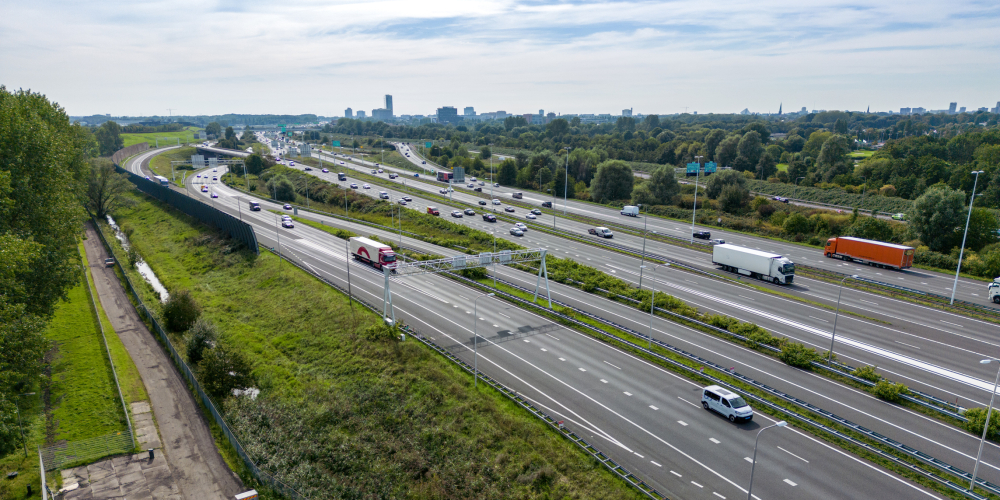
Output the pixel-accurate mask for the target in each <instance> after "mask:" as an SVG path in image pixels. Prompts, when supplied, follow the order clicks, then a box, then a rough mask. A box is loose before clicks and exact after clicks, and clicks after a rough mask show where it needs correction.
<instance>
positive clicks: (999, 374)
mask: <svg viewBox="0 0 1000 500" xmlns="http://www.w3.org/2000/svg"><path fill="white" fill-rule="evenodd" d="M991 361H1000V360H996V359H992V358H991V359H984V360H982V361H980V362H979V363H980V364H984V365H988V364H990V362H991ZM997 382H1000V368H998V369H997V378H996V380H994V381H993V392H992V393H991V394H990V406H989V408H988V409H987V410H986V424H985V425H983V437H982V439H980V440H979V454H977V455H976V466H975V467H974V468H973V469H972V481H971V482H970V483H969V491H975V486H976V474H978V473H979V460H980V459H981V458H982V457H983V444H985V443H986V431H987V430H989V428H990V413H992V412H993V397H994V396H996V395H997Z"/></svg>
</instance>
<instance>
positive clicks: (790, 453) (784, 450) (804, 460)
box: [778, 446, 809, 463]
mask: <svg viewBox="0 0 1000 500" xmlns="http://www.w3.org/2000/svg"><path fill="white" fill-rule="evenodd" d="M778 449H779V450H781V451H783V452H785V453H788V454H789V455H791V456H793V457H795V458H797V459H799V460H801V461H803V462H805V463H809V461H808V460H806V459H804V458H802V457H800V456H798V455H796V454H794V453H792V452H790V451H788V450H786V449H784V448H782V447H780V446H779V447H778Z"/></svg>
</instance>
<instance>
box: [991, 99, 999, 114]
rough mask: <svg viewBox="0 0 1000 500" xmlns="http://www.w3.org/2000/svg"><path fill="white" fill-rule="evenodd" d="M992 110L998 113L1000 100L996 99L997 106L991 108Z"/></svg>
mask: <svg viewBox="0 0 1000 500" xmlns="http://www.w3.org/2000/svg"><path fill="white" fill-rule="evenodd" d="M993 112H994V113H997V114H1000V101H997V107H995V108H993Z"/></svg>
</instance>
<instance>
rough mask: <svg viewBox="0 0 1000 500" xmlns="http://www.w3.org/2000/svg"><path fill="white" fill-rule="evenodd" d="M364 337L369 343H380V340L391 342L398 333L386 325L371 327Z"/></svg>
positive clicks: (367, 329)
mask: <svg viewBox="0 0 1000 500" xmlns="http://www.w3.org/2000/svg"><path fill="white" fill-rule="evenodd" d="M362 335H363V336H364V337H365V339H366V340H368V341H369V342H378V341H380V340H390V339H395V338H396V332H395V331H394V330H393V329H392V328H389V326H388V325H386V324H384V323H379V324H376V325H372V326H369V327H368V328H366V329H365V331H364V332H363V333H362Z"/></svg>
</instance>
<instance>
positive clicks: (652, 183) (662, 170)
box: [646, 165, 681, 205]
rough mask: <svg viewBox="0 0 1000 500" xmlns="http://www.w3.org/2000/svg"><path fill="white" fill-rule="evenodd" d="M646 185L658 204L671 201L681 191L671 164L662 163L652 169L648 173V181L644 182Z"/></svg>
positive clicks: (665, 203)
mask: <svg viewBox="0 0 1000 500" xmlns="http://www.w3.org/2000/svg"><path fill="white" fill-rule="evenodd" d="M646 185H648V186H649V191H650V193H652V195H653V197H654V198H656V201H657V203H659V204H660V205H667V204H670V203H672V202H673V199H674V197H675V196H677V195H678V194H679V193H680V191H681V186H680V184H678V183H677V178H676V177H674V167H673V166H671V165H664V166H662V167H658V168H657V169H656V170H654V171H653V173H652V174H650V175H649V181H647V182H646Z"/></svg>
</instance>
